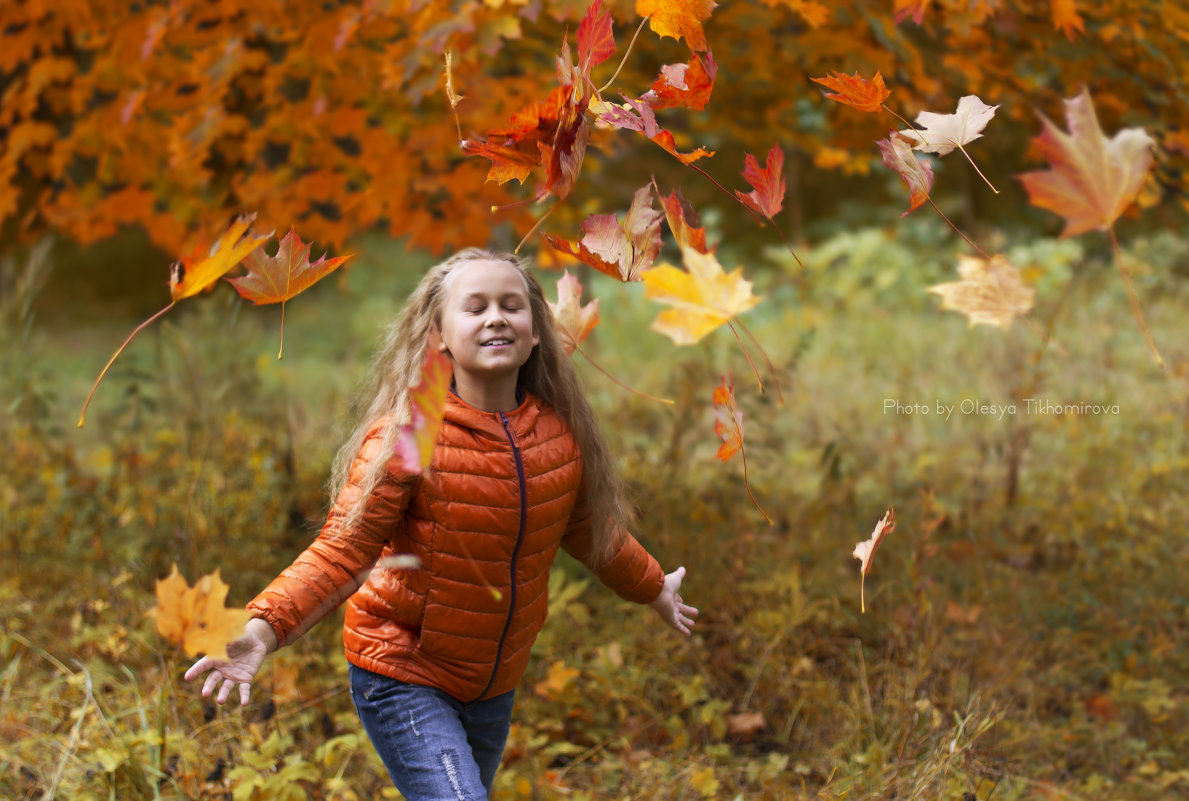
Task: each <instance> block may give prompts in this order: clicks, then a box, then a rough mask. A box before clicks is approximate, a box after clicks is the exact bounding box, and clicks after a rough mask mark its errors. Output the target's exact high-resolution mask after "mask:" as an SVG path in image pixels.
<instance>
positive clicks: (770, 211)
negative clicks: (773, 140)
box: [735, 145, 785, 219]
mask: <svg viewBox="0 0 1189 801" xmlns="http://www.w3.org/2000/svg"><path fill="white" fill-rule="evenodd" d="M745 156H746V158H745V159H744V161H743V178H744V179H745V180H746V181H747V182H748V183H749V184H751V186H752V191H750V192H748V193H747V194H746V195H745V194H743V193H742V192H740V191H739V190H738V189H736V190H735V194H736V195H738V196H739V199H740V200H742V201H743V203H744V204H746V205H747V206H748V207H749V208H752V209H754V210H755V211H757V212H759V213H760V214H762V215H764V216H765V217H767V218H768V219H772V218H773V217H775V216H776V215H777V214H778V213H779V212H780V210H781V209H782V208H784V190H785V184H784V176H783V175H781V170H782V169H783V168H784V153H782V152H781V150H780V147H779V146H778V145H772V149H771V150H769V151H768V159H767V161H765V162H764V168H763V169H760V164H759V162H758V161H757V160H756V157H755V156H753V155H751V154H750V153H747V154H745Z"/></svg>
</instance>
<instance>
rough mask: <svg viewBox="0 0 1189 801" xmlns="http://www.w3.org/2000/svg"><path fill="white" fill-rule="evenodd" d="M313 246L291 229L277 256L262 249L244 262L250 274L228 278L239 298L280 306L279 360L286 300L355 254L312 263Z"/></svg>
mask: <svg viewBox="0 0 1189 801" xmlns="http://www.w3.org/2000/svg"><path fill="white" fill-rule="evenodd" d="M312 244H313V243H312V242H302V241H301V237H299V236H298V235H297V233H296V232H295V231H294V230H293V229H292V228H290V229H289V233H288V234H286V235H285V237H284V238H283V239H282V240H281V244H280V245H279V246H278V247H277V255H275V256H267V255H265V253H264V251H263V250H257V251H253V252H252V253H251V254H250V255H249V256H248V258H247V259H245V260H244V266H245V267H246V268H247V270H248V272H247V275H243V276H239V277H236V278H228V279H227V280H228V281H229V282H230V283H231V285H232V286H234V287H235V291H236V292H238V293H239V294H240V297H242V298H246V299H248V300H250V301H252V303H253V304H255V305H257V306H262V305H266V304H269V303H280V304H281V350H279V351H278V352H277V358H278V359H279V358H281V354H282V353H283V352H284V349H285V301H287V300H289V299H291V298H293V297H295V296H297V295H299V294H301V293H302V292H304V291H306V290H307V289H309V288H310V287H311V286H313V285H314V284H316V283H317V282H318V281H321V280H322V279H323V278H325V277H326V276H328V275H330V274H331V273H332V272H334V271H335V270H336V269H338V268H339V267H340V266H341V265H342V264H343V262H345V261H346V260H347V259H349V258H351V255H352V254H347V255H345V256H338V257H336V258H333V259H330V260H329V261H328V260H327V258H326V254H322V257H321V258H320V259H318V260H317V261H315V262H311V261H310V247H311V245H312Z"/></svg>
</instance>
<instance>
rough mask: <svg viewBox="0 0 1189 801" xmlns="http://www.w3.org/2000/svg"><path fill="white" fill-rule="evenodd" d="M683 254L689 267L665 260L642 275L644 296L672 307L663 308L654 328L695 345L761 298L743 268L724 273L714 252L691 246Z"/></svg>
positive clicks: (682, 343) (685, 343)
mask: <svg viewBox="0 0 1189 801" xmlns="http://www.w3.org/2000/svg"><path fill="white" fill-rule="evenodd" d="M681 257H682V262H683V263H684V264H685V266H686V270H679V269H677V268H676V267H674V266H672V265H669V264H662V265H659V266H657V267H653V268H652V269H651V270H649V271H648V272H646V273H644V278H643V280H644V295H645V297H648V298H651V299H652V300H655V301H658V302H660V303H664V304H667V305H669V306H672V307H673V308H672V309H668V310H666V311H663V312H661V313H660V315H659V316H658V317H657V318H656V320H655V321H653V323H652V328H653V330H654V331H659V332H660V333H662V334H664V335H665V336H667V337H669V338H670V339H672V340H673V341H674V342H675V343H676V344H678V345H692V344H693V343H695V342H697V341H698V340H699V339H701V338H702V337H704V336H706V335H707V334H709V333H710V332H711V331H713V330H714V329H716V328H718V327H719V326H720V325H723V324H724V323H726V322H729V321H730V320H731V318H733V317H735V316H736V315H738V314H742V313H743V312H745V311H747V310H748V309H751V308H752V307H754V306H755V305H756V304H757V303H759V302H760V299H759V298H758V297H756V296H755V295H753V294H752V293H751V282H750V281H747V280H745V279H744V278H743V269H742V268H736V269H735V270H733V271H732V272H731V273H725V272H724V271H723V268H722V265H721V264H719V263H718V259H717V258H715V256H714V254H712V253H700V252H698V251H697V250H695V249H694V248H692V247H689V246H686V247H683V248H682V249H681Z"/></svg>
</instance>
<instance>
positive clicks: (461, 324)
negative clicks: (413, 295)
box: [439, 259, 539, 387]
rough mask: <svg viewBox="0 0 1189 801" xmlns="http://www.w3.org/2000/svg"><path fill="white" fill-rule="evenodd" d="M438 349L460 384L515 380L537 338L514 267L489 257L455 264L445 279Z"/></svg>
mask: <svg viewBox="0 0 1189 801" xmlns="http://www.w3.org/2000/svg"><path fill="white" fill-rule="evenodd" d="M439 331H440V333H441V336H442V342H441V346H440V347H441V349H442V350H443V351H444V352H446V353H447V354H448V355H449V356H450V357H451V359H452V360H453V361H454V378H455V381H456V382H457V383H458V384H459V385H460V386H461V385H463V384H466V385H468V386H484V385H492V386H494V385H495V384H500V383H503V382H506V381H508V380H509V379H511V381H512V382H513V383H512V386H513V387H514V386H515V383H514V382H515V379H516V376H517V375H518V373H519V371H520V367H521V366H522V365H523V364H524V363H525V362H526V361H528V357H529V356H530V355H531V354H532V351H533V347H534V346H535V345H536V344H537V342H538V341H539V339H538V337H537V331H536V327H535V326H534V325H533V314H532V307H531V306H530V305H529V295H528V287H527V286H526V285H525V280H524V277H523V276H522V275H521V274H520V270H518V269H517V268H516V267H515V266H513V265H511V264H509V263H508V262H506V261H493V260H489V259H482V260H475V261H468V262H464V263H462V264H460V265H459V266H458V267H456V268H455V269H454V270H453V272H451V273H450V275H449V276H448V277H447V279H446V294H445V297H444V298H443V300H442V315H441V320H440V322H439Z"/></svg>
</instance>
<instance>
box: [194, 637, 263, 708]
mask: <svg viewBox="0 0 1189 801" xmlns="http://www.w3.org/2000/svg"><path fill="white" fill-rule="evenodd" d="M276 649H277V635H276V632H274V631H273V629H272V626H270V625H269V624H268V621H266V620H263V619H261V618H258V617H254V618H252V619H251V620H249V621H248V624H247V625H246V626H244V633H243V636H241V637H240V638H238V639H236V640H232V641H231V642H229V643H228V644H227V657H228V658H227V660H226V661H224V660H222V659H213V658H211V657H209V656H204V657H202V659H199V660H198V661H197V662H195V663H194V665H193V666H191V668H190V669H189V670H187V671H186V676H185V678H186V681H190V680H191V679H195V678H197V677H199V676H201V675H202V674H203V673H206V672H207V671H210V673H209V674H208V675H207V677H206V682H205V683H204V684H203V685H202V697H203V698H210V697H211V694H212V693H213V692H214V691H215V689H216V688H218V690H219V694H218V695H216V696H215V701H216V702H217V703H220V704H221V703H223V702H224V701H226V700H227V697H228V696H229V695H231V691H232V690H234V689H235V685H237V684H238V685H239V702H240V705H242V706H247V705H248V693H249V687H250V685H251V683H252V679H253V678H254V677H255V676H256V672H257V671H258V670H260V665H261V664H262V663H263V662H264V657H265V656H267V655H268V654H269V653H271V652H272V651H275V650H276ZM220 683H222V686H221V687H220V686H219V685H220Z"/></svg>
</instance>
